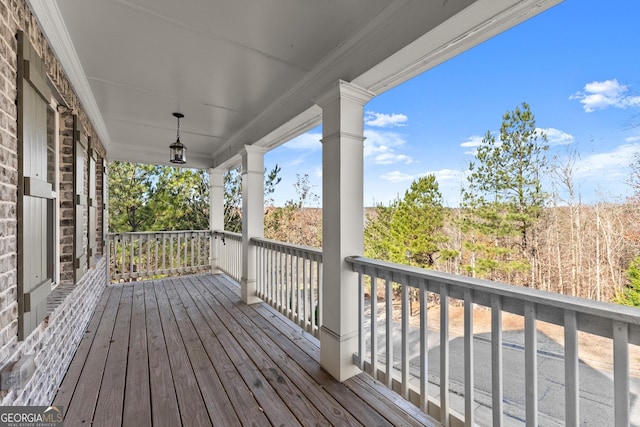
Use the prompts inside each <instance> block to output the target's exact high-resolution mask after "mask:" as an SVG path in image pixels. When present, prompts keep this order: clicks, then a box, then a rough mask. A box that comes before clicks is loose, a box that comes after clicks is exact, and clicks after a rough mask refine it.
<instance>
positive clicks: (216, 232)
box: [212, 230, 242, 240]
mask: <svg viewBox="0 0 640 427" xmlns="http://www.w3.org/2000/svg"><path fill="white" fill-rule="evenodd" d="M212 234H213V235H214V236H215V235H221V236H225V237H231V238H233V239H236V240H242V233H234V232H232V231H225V230H212Z"/></svg>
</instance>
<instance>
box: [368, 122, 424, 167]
mask: <svg viewBox="0 0 640 427" xmlns="http://www.w3.org/2000/svg"><path fill="white" fill-rule="evenodd" d="M364 136H365V138H366V139H365V140H364V156H365V158H367V157H369V158H373V161H374V163H376V164H381V165H389V164H395V163H405V164H409V163H412V162H413V159H412V158H411V157H409V156H407V155H405V154H400V153H398V152H397V149H398V148H400V147H402V146H404V145H405V144H406V140H405V139H404V137H403V136H402V135H400V134H398V133H396V132H389V131H378V130H371V129H367V130H365V131H364Z"/></svg>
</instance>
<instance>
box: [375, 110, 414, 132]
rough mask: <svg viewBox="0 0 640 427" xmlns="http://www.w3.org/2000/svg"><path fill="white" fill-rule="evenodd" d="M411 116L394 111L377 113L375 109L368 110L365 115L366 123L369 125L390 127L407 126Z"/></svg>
mask: <svg viewBox="0 0 640 427" xmlns="http://www.w3.org/2000/svg"><path fill="white" fill-rule="evenodd" d="M407 121H409V118H408V117H407V116H406V115H404V114H399V113H392V114H384V113H376V112H374V111H367V112H366V113H365V115H364V123H365V124H366V125H367V126H374V127H381V128H390V127H398V126H405V125H406V123H407Z"/></svg>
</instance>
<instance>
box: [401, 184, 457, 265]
mask: <svg viewBox="0 0 640 427" xmlns="http://www.w3.org/2000/svg"><path fill="white" fill-rule="evenodd" d="M445 214H446V212H445V209H444V207H443V202H442V194H441V193H440V190H439V187H438V182H437V181H436V177H435V175H427V176H424V177H422V178H419V179H417V180H415V181H413V182H412V183H411V187H410V188H409V189H408V190H407V191H406V192H405V194H404V198H403V199H402V200H400V202H399V203H398V206H397V208H396V209H395V212H394V213H393V217H392V219H391V226H390V229H391V230H390V231H391V232H390V235H391V242H392V243H391V245H390V247H389V257H390V259H391V261H393V262H397V263H408V262H409V263H411V265H415V266H419V267H432V266H433V265H434V263H435V261H436V255H437V254H438V252H439V251H440V246H441V245H442V243H444V242H445V241H446V240H447V239H446V237H445V236H444V234H443V232H442V228H443V226H444V221H445Z"/></svg>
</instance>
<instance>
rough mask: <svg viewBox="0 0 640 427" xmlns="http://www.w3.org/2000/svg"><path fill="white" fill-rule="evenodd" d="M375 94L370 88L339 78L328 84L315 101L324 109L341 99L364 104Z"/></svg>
mask: <svg viewBox="0 0 640 427" xmlns="http://www.w3.org/2000/svg"><path fill="white" fill-rule="evenodd" d="M374 96H376V94H375V93H373V92H371V91H370V90H367V89H365V88H363V87H360V86H358V85H355V84H353V83H349V82H346V81H344V80H338V81H336V82H333V83H331V84H330V85H329V86H327V87H326V88H325V89H324V90H323V92H322V94H321V95H320V96H318V97H317V98H316V99H314V100H313V102H314V103H315V104H317V105H318V106H320V107H321V108H322V109H324V108H326V107H327V106H329V105H331V104H332V103H333V102H336V101H338V100H340V99H345V100H347V101H350V102H354V103H356V104H359V105H362V106H364V105H365V104H366V103H367V102H369V101H370V100H371V98H373V97H374Z"/></svg>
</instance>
